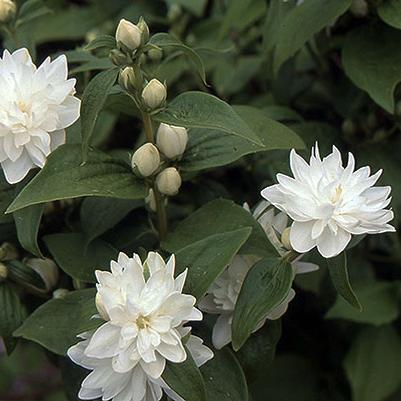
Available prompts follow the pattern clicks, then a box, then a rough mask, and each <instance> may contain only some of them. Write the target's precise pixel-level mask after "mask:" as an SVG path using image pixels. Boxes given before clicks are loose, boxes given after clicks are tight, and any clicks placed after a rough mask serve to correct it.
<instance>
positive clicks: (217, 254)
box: [176, 227, 252, 299]
mask: <svg viewBox="0 0 401 401" xmlns="http://www.w3.org/2000/svg"><path fill="white" fill-rule="evenodd" d="M251 232H252V228H251V227H246V228H241V229H239V230H236V231H229V232H225V233H221V234H215V235H211V236H210V237H207V238H205V239H202V240H200V241H197V242H194V243H192V244H190V245H188V246H186V247H185V248H182V249H180V250H179V251H178V252H177V253H176V258H177V268H176V271H177V273H181V272H182V271H184V270H185V269H186V268H188V276H187V279H186V281H185V287H184V292H185V293H189V294H192V295H193V296H194V297H195V298H196V299H201V298H202V297H203V296H204V295H205V293H206V291H207V289H208V288H209V286H210V285H211V284H212V283H213V282H214V280H215V279H216V278H217V277H218V276H219V275H220V273H221V272H222V271H223V270H224V269H225V268H226V267H227V266H228V265H229V264H230V262H231V261H232V259H233V257H234V256H235V255H236V253H237V252H238V251H239V249H240V248H241V246H242V245H243V244H244V243H245V241H246V240H247V239H248V237H249V235H250V234H251Z"/></svg>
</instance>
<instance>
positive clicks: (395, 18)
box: [377, 0, 401, 29]
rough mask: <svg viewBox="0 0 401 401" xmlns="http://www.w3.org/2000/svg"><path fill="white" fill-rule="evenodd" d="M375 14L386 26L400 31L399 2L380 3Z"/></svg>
mask: <svg viewBox="0 0 401 401" xmlns="http://www.w3.org/2000/svg"><path fill="white" fill-rule="evenodd" d="M377 12H378V14H379V16H380V18H381V19H382V20H383V21H384V22H386V23H387V24H388V25H390V26H392V27H394V28H398V29H401V0H385V1H382V2H381V3H380V4H379V7H378V8H377Z"/></svg>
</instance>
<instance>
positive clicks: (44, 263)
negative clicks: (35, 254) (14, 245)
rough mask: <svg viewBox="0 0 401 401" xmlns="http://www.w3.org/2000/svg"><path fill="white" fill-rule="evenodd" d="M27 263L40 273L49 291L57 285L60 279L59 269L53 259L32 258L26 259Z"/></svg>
mask: <svg viewBox="0 0 401 401" xmlns="http://www.w3.org/2000/svg"><path fill="white" fill-rule="evenodd" d="M25 264H26V265H27V266H29V267H30V268H31V269H32V270H34V271H35V272H36V273H37V274H39V276H40V277H41V279H42V280H43V282H44V283H45V286H46V290H47V291H50V290H51V289H52V288H54V287H55V286H56V284H57V282H58V279H59V270H58V267H57V265H56V264H55V263H54V261H53V260H51V259H48V258H44V259H39V258H31V259H26V261H25Z"/></svg>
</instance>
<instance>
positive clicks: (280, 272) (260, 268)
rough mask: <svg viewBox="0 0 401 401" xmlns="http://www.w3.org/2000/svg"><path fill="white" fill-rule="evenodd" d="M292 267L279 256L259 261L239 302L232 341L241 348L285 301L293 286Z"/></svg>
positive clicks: (242, 291)
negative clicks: (270, 313) (264, 320)
mask: <svg viewBox="0 0 401 401" xmlns="http://www.w3.org/2000/svg"><path fill="white" fill-rule="evenodd" d="M292 280H293V271H292V266H291V264H290V263H289V262H287V261H286V260H284V259H281V258H278V257H270V258H266V259H262V260H261V261H259V262H257V263H256V264H255V265H254V266H253V267H252V268H251V270H250V271H249V273H248V274H247V276H246V278H245V281H244V283H243V285H242V287H241V291H240V293H239V296H238V300H237V303H236V305H235V311H234V318H233V325H232V338H233V339H232V343H233V348H234V349H235V350H239V349H240V348H241V347H242V345H243V344H244V343H245V341H246V340H247V339H248V337H249V336H250V335H251V333H252V331H253V330H254V329H255V328H256V326H257V325H258V324H259V323H260V322H261V321H262V320H263V319H264V318H266V316H267V315H268V314H269V312H270V311H271V310H272V309H274V308H275V307H276V306H278V305H279V304H280V303H281V302H283V301H284V299H285V298H286V296H287V295H288V292H289V291H290V289H291V285H292Z"/></svg>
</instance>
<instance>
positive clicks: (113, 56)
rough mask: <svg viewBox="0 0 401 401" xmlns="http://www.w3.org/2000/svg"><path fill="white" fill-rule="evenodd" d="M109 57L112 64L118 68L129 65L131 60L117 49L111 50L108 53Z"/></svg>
mask: <svg viewBox="0 0 401 401" xmlns="http://www.w3.org/2000/svg"><path fill="white" fill-rule="evenodd" d="M109 57H110V60H111V61H112V63H113V64H114V65H117V66H119V67H120V66H124V65H127V64H130V63H131V62H132V60H131V58H130V57H129V56H128V55H127V54H124V53H123V52H122V51H121V50H118V49H112V50H111V51H110V55H109Z"/></svg>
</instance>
